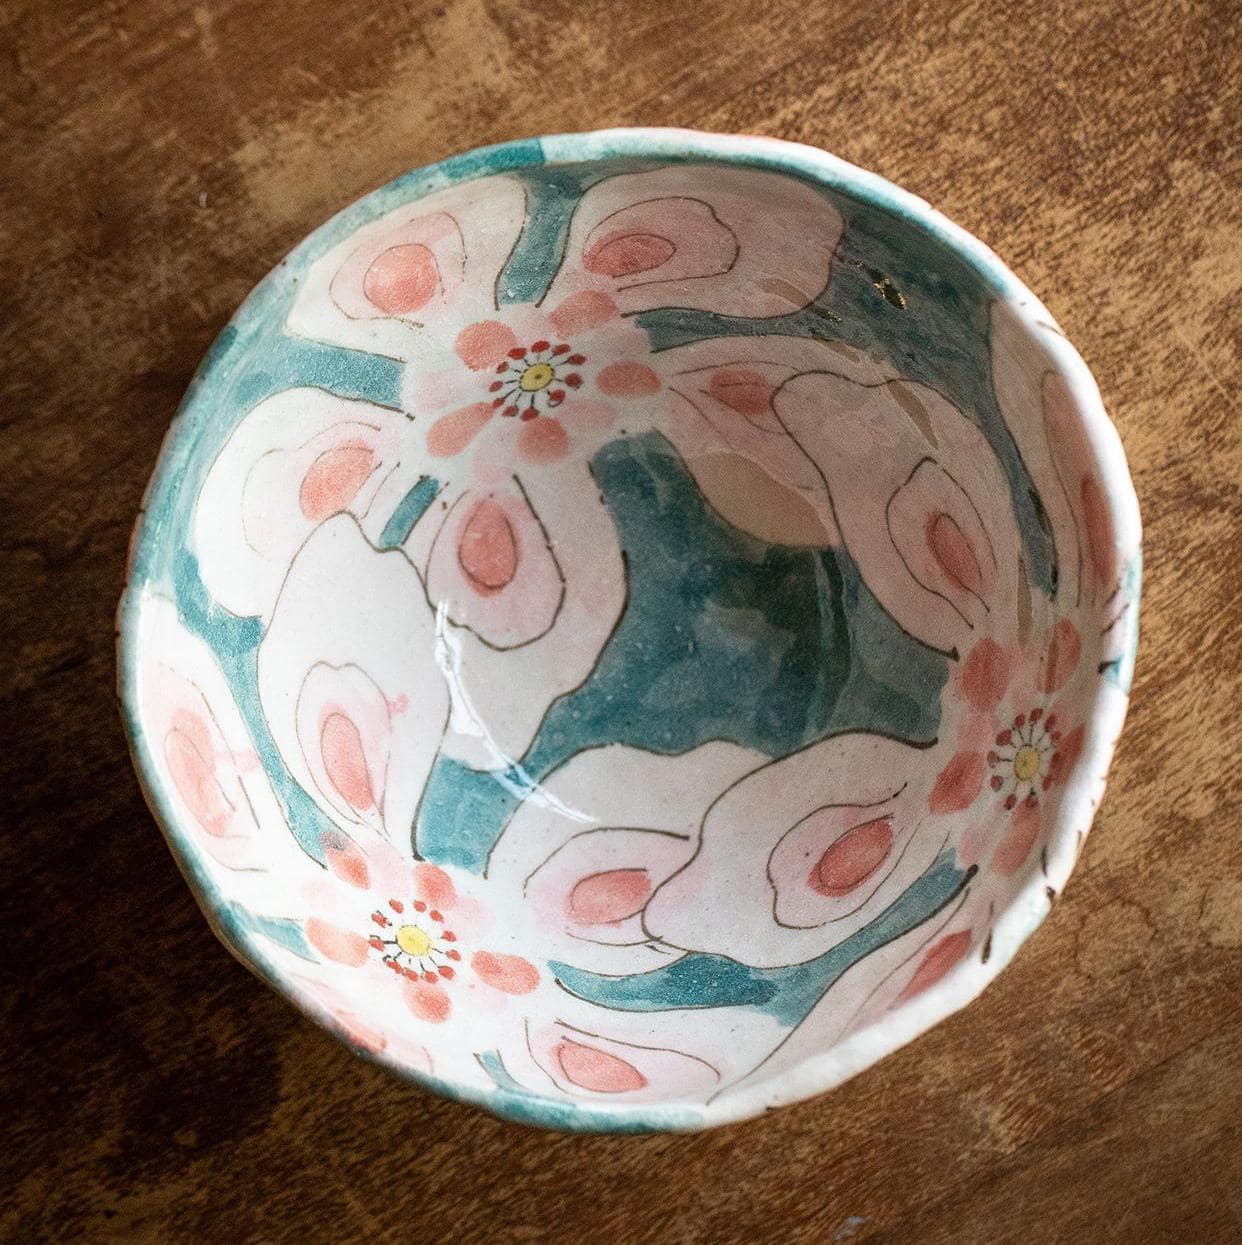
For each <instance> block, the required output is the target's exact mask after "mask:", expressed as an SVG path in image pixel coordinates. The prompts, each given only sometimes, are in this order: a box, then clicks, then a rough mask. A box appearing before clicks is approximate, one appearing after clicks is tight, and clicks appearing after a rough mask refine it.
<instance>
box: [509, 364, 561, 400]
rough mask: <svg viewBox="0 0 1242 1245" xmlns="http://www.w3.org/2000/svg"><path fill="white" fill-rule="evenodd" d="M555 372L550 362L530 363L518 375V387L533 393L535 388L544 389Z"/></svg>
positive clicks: (550, 381)
mask: <svg viewBox="0 0 1242 1245" xmlns="http://www.w3.org/2000/svg"><path fill="white" fill-rule="evenodd" d="M555 375H556V373H555V372H553V371H552V365H551V364H550V363H532V364H531V365H530V367H528V368H526V369H525V371H523V373H522V375H521V376H519V377H518V388H519V389H521V390H522V391H523V392H525V393H534V392H535V391H536V390H537V389H546V388H547V387H548V386H549V385H550V384H551V383H552V380H553V378H554V377H555Z"/></svg>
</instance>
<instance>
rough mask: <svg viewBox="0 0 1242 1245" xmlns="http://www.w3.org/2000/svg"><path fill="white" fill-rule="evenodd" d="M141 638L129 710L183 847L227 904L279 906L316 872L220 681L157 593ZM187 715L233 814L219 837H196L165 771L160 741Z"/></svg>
mask: <svg viewBox="0 0 1242 1245" xmlns="http://www.w3.org/2000/svg"><path fill="white" fill-rule="evenodd" d="M138 639H139V643H140V644H141V646H142V650H143V660H142V663H141V665H140V667H139V670H138V678H137V682H136V686H135V697H136V698H135V702H134V703H135V707H136V709H137V712H138V713H139V714H141V717H142V729H143V731H144V732H145V734H146V735H147V737H148V739H149V740H150V741H151V756H152V758H153V760H154V762H155V765H156V773H157V777H158V780H159V782H160V783H161V785H162V786H163V787H164V789H165V790H166V792H167V793H168V799H169V803H170V807H171V808H172V809H173V810H174V811H175V813H176V814H177V817H178V822H179V825H181V826H185V827H187V828H189V829H190V830H191V833H190V834H189V835H187V836H185V837H183V838H181V839H180V842H181V844H182V846H183V848H184V847H185V846H186V845H187V844H189V845H191V846H192V848H193V850H194V852H195V855H196V859H197V861H198V862H199V863H200V864H201V865H202V866H203V867H204V868H205V869H206V870H207V872H208V874H209V875H210V877H211V879H212V881H213V883H214V885H215V886H216V887H217V888H218V891H219V893H220V894H221V895H222V896H223V897H224V898H225V899H228V900H237V901H240V902H245V903H248V904H250V905H252V906H256V907H258V908H262V909H267V908H270V906H271V902H272V900H273V898H275V900H276V903H277V907H279V896H280V895H281V894H282V893H285V892H287V890H288V887H289V886H291V885H296V880H297V879H300V878H304V877H307V876H312V875H313V874H314V873H316V872H318V870H317V868H316V867H315V865H314V864H313V863H312V862H311V861H310V859H309V857H307V856H306V855H305V854H304V853H303V852H302V851H301V849H300V848H299V847H298V846H297V843H296V841H295V840H294V837H293V833H292V831H291V830H290V828H289V825H288V822H287V821H286V820H285V815H284V812H283V811H282V809H281V807H280V804H279V803H278V801H277V799H276V796H275V793H274V792H273V790H272V786H271V783H270V782H269V781H268V777H267V774H266V772H265V770H264V768H263V764H262V761H261V759H260V757H259V755H258V753H257V752H256V751H255V747H254V743H253V740H252V739H251V736H250V732H249V730H248V729H247V727H246V725H245V722H244V721H243V720H242V716H241V713H240V711H239V709H238V707H237V703H236V701H235V699H234V697H233V693H232V690H231V688H230V687H229V685H228V682H227V680H226V679H225V677H224V673H223V672H222V671H221V669H220V667H219V665H218V663H217V662H216V659H215V656H214V655H213V654H212V652H211V650H210V649H209V648H208V647H207V645H206V644H205V643H204V642H203V641H202V640H201V639H200V638H199V637H197V636H195V635H193V634H192V633H191V632H190V631H189V630H188V629H187V628H186V627H185V626H184V624H183V623H182V622H181V620H180V618H179V617H178V614H177V609H176V606H175V605H173V603H172V602H171V601H170V600H168V599H167V598H165V597H162V596H158V595H156V594H155V593H152V592H146V593H144V596H143V599H142V603H141V608H140V613H139V633H138ZM186 711H188V712H190V713H192V714H196V715H199V716H200V717H201V719H202V727H203V729H204V730H205V731H206V732H207V733H208V734H209V736H210V737H211V740H212V744H213V747H214V752H215V755H214V756H213V757H212V758H211V760H212V761H213V763H214V773H215V780H216V782H217V783H218V784H219V785H220V789H221V792H222V794H223V796H224V798H225V799H226V800H227V801H228V803H229V805H230V806H231V808H232V810H233V811H232V816H231V824H230V827H229V832H228V834H226V835H223V836H214V835H212V834H210V833H208V832H207V831H206V830H198V831H195V830H194V829H193V828H194V827H195V826H198V825H199V822H198V818H197V816H196V814H195V811H194V810H193V809H192V808H191V807H190V805H189V804H188V803H187V801H186V798H185V795H184V794H183V792H182V790H181V789H180V787H179V785H178V783H177V781H176V779H175V777H174V775H173V774H172V773H171V772H170V770H169V767H168V762H167V758H166V751H165V746H164V741H165V740H166V739H167V737H168V734H169V733H170V732H172V731H174V730H175V729H176V728H177V718H178V715H179V713H181V712H186Z"/></svg>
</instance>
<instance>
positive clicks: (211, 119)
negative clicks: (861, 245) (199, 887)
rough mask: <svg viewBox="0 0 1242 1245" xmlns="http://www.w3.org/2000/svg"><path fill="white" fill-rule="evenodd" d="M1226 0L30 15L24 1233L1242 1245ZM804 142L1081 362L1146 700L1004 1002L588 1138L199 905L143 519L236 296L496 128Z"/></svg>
mask: <svg viewBox="0 0 1242 1245" xmlns="http://www.w3.org/2000/svg"><path fill="white" fill-rule="evenodd" d="M1238 17H1239V13H1238V9H1237V7H1236V5H1233V4H1229V3H1215V4H1214V3H1212V2H1211V0H1200V2H1197V3H1196V2H1190V0H1176V2H1175V0H1156V2H1153V3H1148V4H1140V3H1110V2H1108V0H1087V2H1086V3H1079V4H1069V3H1067V2H1064V0H1052V2H1045V3H1035V2H1033V0H1015V2H1013V3H1004V4H1002V3H982V2H979V0H966V2H962V0H954V2H953V3H943V2H935V0H927V2H926V3H912V4H889V5H883V4H875V3H873V2H870V0H846V2H844V3H837V4H832V3H827V2H826V0H767V2H766V3H765V4H764V5H762V6H757V5H747V4H744V3H741V2H740V0H728V2H726V3H719V4H707V3H705V4H700V5H695V6H689V5H686V6H679V5H668V4H656V3H651V4H622V3H616V4H609V3H603V2H602V0H587V2H585V3H574V2H572V0H563V2H556V3H546V4H535V5H531V4H516V3H511V2H508V0H504V2H496V3H486V2H484V0H461V2H460V3H446V4H441V5H434V4H419V3H415V4H385V3H378V4H365V5H341V4H339V3H329V0H306V2H304V3H300V4H271V3H257V2H256V0H212V2H204V3H198V4H191V3H188V2H182V0H162V2H156V0H150V2H147V3H132V4H122V3H117V2H115V0H113V2H111V3H109V2H103V3H85V2H79V3H71V2H69V0H65V2H64V3H59V4H56V5H50V4H46V3H43V2H41V0H30V2H29V3H13V2H9V3H5V4H3V5H0V53H2V55H3V64H4V68H5V72H4V73H3V74H0V116H2V117H3V122H4V124H3V126H2V127H0V154H2V157H3V167H4V169H5V177H4V178H3V183H2V184H0V271H2V275H3V280H2V281H0V304H2V308H3V310H2V313H0V364H2V377H0V396H2V397H3V401H2V402H0V428H2V429H3V434H4V435H3V436H2V437H0V585H3V610H0V619H2V620H3V627H4V643H3V645H2V646H0V782H2V785H0V792H2V795H0V810H3V811H2V812H0V822H2V823H3V834H0V853H2V856H0V876H2V877H3V879H4V882H3V885H4V892H5V893H4V905H3V917H2V918H0V919H2V921H3V925H4V931H3V933H4V938H3V943H4V947H5V950H6V951H7V953H8V954H7V955H6V956H5V957H4V959H5V960H6V961H7V963H8V968H7V969H6V971H5V985H4V990H3V995H2V997H0V1008H2V1013H3V1032H2V1033H0V1039H2V1043H0V1045H2V1049H3V1051H4V1053H5V1058H4V1060H3V1062H2V1064H0V1096H2V1097H0V1101H2V1102H3V1104H4V1110H3V1125H2V1127H3V1134H4V1138H5V1144H4V1148H3V1152H2V1153H0V1189H4V1190H6V1195H5V1196H4V1198H3V1199H2V1201H0V1234H3V1236H4V1237H5V1238H7V1239H10V1240H13V1241H20V1242H30V1241H37V1240H54V1241H62V1240H75V1241H76V1240H127V1241H128V1240H139V1241H208V1242H216V1241H225V1240H236V1241H271V1242H284V1241H307V1240H311V1241H368V1242H374V1241H382V1240H389V1239H398V1238H414V1239H419V1240H425V1239H434V1240H438V1241H443V1242H453V1243H457V1242H462V1243H468V1242H494V1241H515V1242H522V1241H532V1242H533V1241H539V1242H545V1241H567V1242H580V1241H584V1240H587V1239H599V1240H603V1241H610V1242H611V1241H618V1242H648V1241H650V1242H661V1243H663V1242H673V1243H677V1242H712V1243H713V1245H715V1243H728V1242H767V1241H772V1242H816V1243H819V1242H837V1241H847V1240H848V1241H851V1242H858V1241H873V1242H881V1241H885V1242H888V1241H892V1242H899V1241H900V1242H906V1241H912V1240H918V1241H954V1242H963V1241H966V1242H974V1241H979V1242H1000V1241H1023V1242H1031V1241H1049V1242H1054V1241H1055V1242H1061V1241H1070V1240H1074V1241H1091V1242H1100V1241H1142V1242H1148V1241H1192V1242H1200V1241H1216V1240H1220V1241H1225V1240H1236V1239H1238V1237H1239V1235H1240V1234H1242V1193H1240V1190H1242V1139H1240V1137H1239V1131H1238V1123H1237V1120H1238V1117H1239V1109H1240V1108H1242V1025H1240V1024H1239V1019H1238V1017H1239V1008H1238V1003H1239V999H1240V998H1242V847H1240V845H1239V844H1240V840H1239V836H1238V824H1239V817H1240V815H1242V808H1240V807H1239V805H1240V800H1239V790H1240V785H1239V782H1238V780H1237V777H1236V774H1237V772H1238V767H1239V765H1240V764H1242V747H1240V746H1239V742H1238V729H1239V712H1238V705H1239V696H1240V694H1242V602H1240V577H1239V572H1238V567H1239V565H1242V495H1240V494H1242V486H1240V484H1239V480H1240V479H1242V444H1240V441H1242V411H1240V407H1242V397H1240V396H1239V395H1240V393H1242V386H1240V385H1239V380H1240V379H1242V377H1240V369H1239V348H1240V345H1242V338H1240V337H1239V334H1238V324H1239V320H1238V305H1239V287H1240V285H1242V259H1240V257H1242V221H1240V219H1239V214H1238V210H1237V203H1238V201H1239V189H1240V187H1239V177H1238V174H1239V154H1238V153H1239V148H1240V140H1242V97H1240V94H1242V93H1240V91H1239V86H1238V84H1239V81H1240V80H1242V73H1240V72H1239V71H1240V69H1242V52H1240V49H1239V46H1238V36H1237V30H1238V27H1239V25H1240V23H1239V21H1238ZM662 123H667V124H682V125H692V126H698V127H701V128H706V129H720V130H742V131H749V132H758V133H765V134H774V135H779V136H782V137H785V138H792V139H799V140H802V141H804V142H809V143H814V144H817V145H821V146H824V147H827V148H828V149H830V150H833V151H835V152H836V153H838V154H839V155H841V156H844V157H846V158H847V159H850V160H853V161H855V162H856V163H859V164H862V165H864V166H866V167H869V168H872V169H875V170H876V171H877V172H880V173H883V174H885V175H886V176H889V177H891V178H892V179H893V180H895V181H897V182H898V183H900V184H902V185H904V186H906V187H907V188H908V189H910V190H913V191H915V192H916V193H918V194H920V195H922V196H924V197H925V198H927V199H929V200H931V201H932V202H933V203H935V204H936V205H937V206H938V207H940V208H942V209H943V210H945V211H946V212H947V213H948V214H949V215H950V216H951V217H953V218H954V219H956V220H957V221H959V222H960V223H961V224H963V225H965V226H966V227H967V228H968V229H970V230H972V231H973V232H975V233H977V234H978V235H979V236H980V237H982V238H984V239H985V240H987V241H988V242H989V243H991V244H992V245H993V246H994V247H995V248H996V249H997V250H998V251H999V252H1000V254H1001V255H1002V256H1004V257H1005V258H1006V259H1007V260H1008V261H1009V262H1010V263H1011V264H1012V265H1013V266H1014V267H1015V269H1016V270H1017V272H1018V273H1019V274H1020V275H1021V276H1022V277H1023V278H1024V279H1026V280H1027V281H1028V282H1029V284H1031V285H1032V286H1033V288H1035V289H1036V290H1037V291H1039V292H1040V293H1041V295H1043V297H1044V298H1045V301H1046V302H1047V303H1048V304H1049V306H1050V308H1051V309H1052V311H1053V314H1054V315H1056V316H1057V318H1058V319H1059V320H1060V322H1061V323H1062V324H1063V325H1064V326H1065V328H1066V329H1067V331H1068V332H1069V334H1070V336H1071V337H1072V338H1073V339H1074V340H1075V342H1076V343H1077V344H1078V346H1079V347H1080V349H1081V350H1082V352H1083V354H1084V355H1085V356H1086V358H1087V359H1088V361H1089V362H1090V363H1091V365H1092V367H1093V368H1094V370H1095V374H1096V376H1097V378H1098V380H1099V382H1100V385H1101V388H1102V390H1103V392H1104V396H1105V400H1106V402H1107V404H1108V406H1109V408H1110V410H1111V411H1112V413H1113V416H1114V418H1115V419H1116V421H1117V423H1118V425H1119V427H1120V429H1121V433H1122V436H1123V438H1124V440H1125V443H1126V447H1127V450H1128V452H1129V455H1130V460H1131V464H1132V467H1133V469H1134V474H1135V479H1136V484H1137V486H1138V491H1139V495H1140V499H1141V502H1142V505H1143V511H1144V519H1145V525H1146V533H1147V537H1146V592H1145V597H1144V640H1143V646H1142V649H1141V652H1140V657H1139V666H1138V678H1137V682H1136V684H1135V689H1134V703H1133V708H1132V717H1131V722H1130V725H1129V726H1128V728H1127V731H1126V734H1125V736H1124V738H1123V742H1122V748H1121V752H1120V755H1119V757H1118V761H1117V764H1116V768H1115V770H1114V777H1113V781H1112V784H1111V788H1110V792H1109V795H1108V797H1107V799H1106V801H1105V804H1104V809H1103V812H1102V814H1101V816H1100V817H1099V819H1098V821H1097V826H1096V830H1095V833H1094V834H1093V836H1092V837H1091V839H1090V840H1089V841H1088V845H1087V848H1086V853H1085V857H1084V859H1083V861H1082V863H1081V864H1080V866H1079V869H1078V872H1077V873H1076V875H1075V877H1074V879H1073V880H1072V882H1071V884H1070V886H1069V889H1068V891H1067V893H1066V895H1065V896H1064V899H1063V900H1061V901H1060V902H1059V903H1058V905H1057V908H1056V910H1055V911H1054V912H1053V914H1052V916H1051V917H1050V918H1049V920H1048V921H1047V922H1046V923H1045V925H1044V926H1043V928H1042V929H1041V930H1040V931H1039V933H1038V934H1037V935H1036V936H1035V937H1034V938H1033V939H1032V940H1031V942H1030V943H1029V944H1028V945H1027V946H1026V947H1025V948H1024V949H1023V951H1022V953H1021V954H1020V955H1019V957H1018V959H1017V960H1016V962H1015V963H1014V965H1013V966H1012V967H1011V968H1010V969H1009V970H1008V971H1007V972H1006V973H1005V974H1004V975H1003V976H1002V978H1001V979H1000V980H999V981H998V983H997V984H996V985H995V986H993V987H992V988H991V989H990V990H989V991H988V992H987V994H986V995H985V996H984V997H983V998H982V999H981V1000H980V1001H979V1002H978V1003H977V1004H975V1005H973V1006H971V1007H970V1008H968V1009H967V1010H966V1011H965V1012H963V1013H961V1014H960V1015H958V1016H956V1017H954V1018H953V1019H951V1020H950V1021H948V1022H946V1023H945V1024H943V1025H941V1026H940V1027H939V1028H938V1029H936V1030H935V1031H934V1032H933V1033H932V1034H930V1035H929V1036H928V1037H926V1038H924V1039H923V1040H921V1041H919V1042H917V1043H916V1044H914V1045H913V1046H911V1047H908V1048H907V1049H905V1050H904V1051H902V1052H900V1053H899V1054H897V1055H895V1056H893V1057H892V1058H890V1059H889V1060H887V1061H886V1062H884V1063H883V1064H881V1065H880V1066H879V1067H876V1068H873V1069H871V1070H870V1071H869V1072H867V1073H865V1074H864V1075H862V1076H860V1077H858V1078H857V1079H856V1080H854V1081H853V1082H851V1083H850V1084H848V1085H846V1086H845V1087H843V1088H842V1089H840V1090H839V1091H837V1092H836V1093H834V1094H831V1095H829V1096H828V1097H826V1098H823V1099H821V1100H819V1101H816V1102H813V1103H809V1104H806V1105H804V1106H801V1107H796V1108H792V1109H789V1110H785V1111H782V1112H779V1113H776V1114H774V1115H772V1116H770V1117H768V1118H765V1119H763V1120H760V1121H755V1122H752V1123H750V1124H745V1125H740V1126H737V1127H733V1128H728V1129H724V1130H720V1131H717V1132H714V1133H710V1134H706V1135H702V1136H694V1137H654V1138H645V1139H624V1138H581V1137H579V1138H568V1137H557V1136H552V1135H547V1134H543V1133H540V1132H535V1131H529V1130H524V1129H521V1128H517V1127H515V1126H512V1125H505V1124H500V1123H497V1122H495V1121H493V1120H491V1119H490V1118H487V1117H485V1116H482V1115H480V1114H478V1113H476V1112H474V1111H471V1110H469V1109H467V1108H463V1107H458V1106H455V1105H452V1104H449V1103H445V1102H440V1101H438V1100H432V1099H430V1098H427V1097H424V1096H422V1095H420V1094H418V1093H416V1092H414V1091H412V1090H409V1089H407V1088H403V1087H402V1086H400V1085H399V1084H397V1083H396V1082H394V1081H392V1080H391V1079H389V1078H388V1077H387V1076H386V1075H384V1074H383V1073H380V1072H379V1071H377V1070H375V1069H372V1068H369V1067H366V1066H364V1065H362V1064H361V1063H359V1062H357V1061H355V1060H354V1059H352V1058H351V1057H350V1056H349V1055H348V1054H347V1053H346V1052H345V1051H344V1050H343V1049H342V1048H340V1047H338V1046H337V1045H336V1044H335V1043H333V1042H332V1041H331V1039H329V1038H328V1037H326V1036H325V1035H323V1034H321V1033H319V1032H317V1031H315V1030H314V1029H312V1028H311V1027H310V1026H309V1025H308V1024H306V1023H304V1022H302V1021H300V1020H298V1019H296V1018H295V1016H294V1015H293V1013H292V1012H291V1011H290V1010H289V1009H288V1008H287V1007H285V1006H284V1005H283V1004H282V1003H281V1002H280V1001H279V1000H278V999H277V998H275V997H274V996H273V995H272V994H270V993H269V992H268V991H267V990H265V989H264V988H263V987H261V986H260V985H259V984H258V983H257V982H256V981H254V980H252V979H251V978H250V977H249V976H248V975H247V974H246V973H245V972H244V971H243V970H242V969H240V968H239V967H237V966H236V965H235V964H234V963H233V962H232V961H231V960H230V959H229V958H228V957H227V956H226V955H225V953H224V952H223V950H222V949H220V948H219V947H218V946H216V945H215V944H214V943H213V942H212V941H211V940H210V938H209V937H207V935H206V929H205V926H204V924H203V921H202V918H201V917H200V916H199V914H198V913H197V911H196V910H195V908H194V907H193V905H192V903H190V901H189V897H188V894H187V892H186V889H185V887H184V885H183V883H182V882H181V880H180V878H179V877H178V875H177V874H176V871H175V869H174V867H173V864H172V861H171V859H170V857H169V855H168V853H167V851H166V850H165V848H164V846H163V844H162V842H161V840H160V838H159V836H158V833H157V831H156V829H155V827H154V825H153V824H152V822H151V819H150V817H149V816H148V814H147V812H146V810H145V808H144V807H143V804H142V801H141V799H140V797H139V794H138V789H137V786H136V784H135V781H134V778H133V776H132V773H131V771H130V767H129V763H128V759H127V756H126V751H125V746H124V742H123V739H122V736H121V731H120V727H119V725H118V721H117V717H116V713H115V707H114V703H113V683H114V670H113V656H112V611H113V607H114V605H115V601H116V597H117V595H118V593H119V591H120V585H121V579H122V574H123V563H124V556H125V545H126V538H127V534H128V530H129V526H130V522H131V519H132V516H133V514H134V512H135V511H136V508H137V506H138V503H139V498H140V496H141V493H142V488H143V485H144V483H145V480H146V478H147V476H148V474H149V472H150V470H151V467H152V465H153V462H154V459H155V454H156V451H157V448H158V446H159V443H160V439H161V437H162V435H163V432H164V429H165V427H166V425H167V423H168V420H169V418H170V416H171V415H172V412H173V411H174V409H175V407H176V404H177V401H178V400H179V398H180V395H181V393H182V392H183V390H184V388H185V386H186V383H187V382H188V380H189V377H190V374H191V372H192V370H193V368H194V367H195V365H196V364H197V362H198V360H199V359H200V358H201V356H202V354H203V352H204V351H205V349H206V348H207V345H208V344H209V342H210V341H211V339H212V338H213V336H214V335H215V334H216V333H217V332H218V331H219V329H220V328H221V326H222V325H223V323H224V322H225V320H226V319H227V317H228V315H229V314H230V312H231V311H232V309H233V308H234V306H235V305H236V304H237V303H238V302H239V301H240V299H241V298H242V297H243V296H244V294H245V293H246V291H247V290H248V289H249V288H250V286H251V285H253V283H254V282H255V281H257V280H258V279H259V278H260V277H261V276H262V275H263V273H264V272H265V271H266V270H267V269H268V268H269V267H270V266H271V265H272V264H273V263H275V262H276V261H277V260H278V259H279V258H280V256H281V255H282V254H283V253H284V252H285V251H286V250H287V249H289V248H290V247H291V246H292V245H293V244H294V243H295V242H297V241H298V240H299V239H300V238H301V237H302V236H303V235H304V234H305V233H306V232H308V231H309V230H310V229H311V228H313V227H314V226H315V225H317V224H319V223H320V222H321V221H322V220H323V219H324V218H325V217H327V216H328V215H329V214H330V213H331V212H333V211H335V210H336V209H337V208H338V207H340V206H342V205H343V204H345V203H346V202H348V201H350V200H352V199H354V198H355V197H357V196H358V195H360V194H362V193H363V192H365V191H367V190H369V189H371V188H372V187H374V186H376V185H378V184H380V183H382V182H384V181H386V180H388V179H389V178H390V177H392V176H394V175H395V174H397V173H399V172H401V171H403V170H404V169H406V168H408V167H411V166H414V165H417V164H422V163H425V162H428V161H431V160H434V159H437V158H439V157H441V156H444V155H447V154H449V153H451V152H454V151H457V150H461V149H464V148H467V147H471V146H475V145H478V144H481V143H486V142H493V141H497V140H501V139H506V138H511V137H518V136H523V135H528V134H538V133H547V132H553V131H561V130H570V129H584V128H594V127H598V126H603V125H613V124H662Z"/></svg>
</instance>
